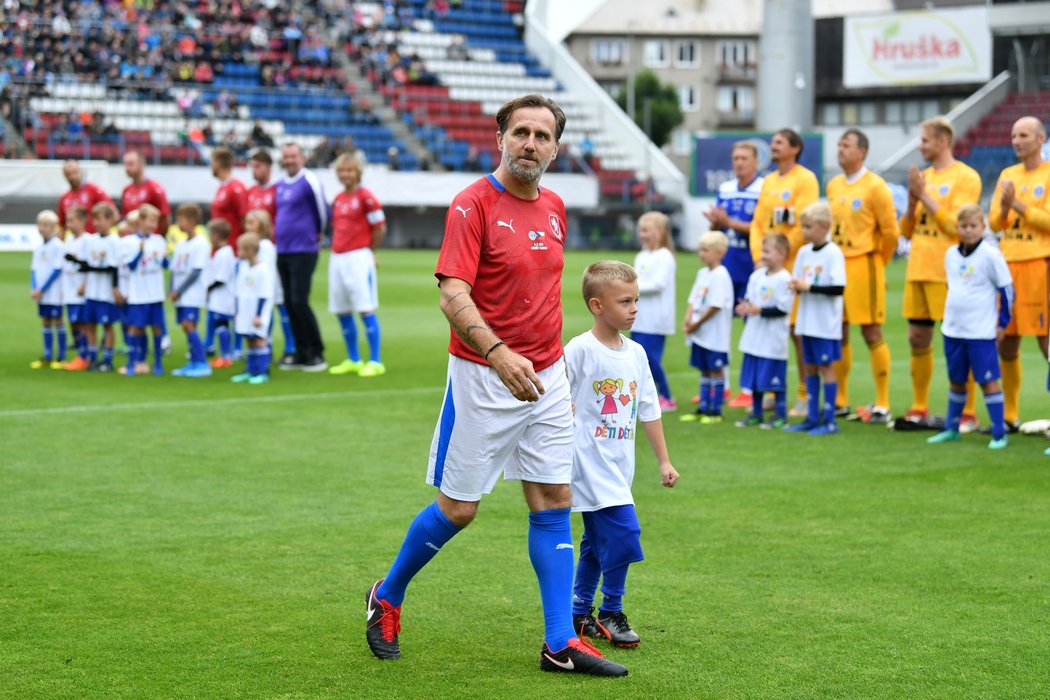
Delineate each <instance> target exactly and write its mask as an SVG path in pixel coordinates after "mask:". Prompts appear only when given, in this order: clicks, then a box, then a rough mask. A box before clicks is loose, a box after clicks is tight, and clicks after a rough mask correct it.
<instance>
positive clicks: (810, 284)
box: [784, 202, 846, 435]
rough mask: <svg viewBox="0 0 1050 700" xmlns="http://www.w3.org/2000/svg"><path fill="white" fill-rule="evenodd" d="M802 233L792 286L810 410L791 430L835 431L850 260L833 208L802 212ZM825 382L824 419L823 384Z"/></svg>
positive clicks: (810, 208)
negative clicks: (837, 237)
mask: <svg viewBox="0 0 1050 700" xmlns="http://www.w3.org/2000/svg"><path fill="white" fill-rule="evenodd" d="M801 220H802V237H803V239H804V240H805V241H806V245H804V246H802V247H801V248H799V251H798V255H797V256H796V257H795V274H794V279H792V280H791V288H792V289H793V290H795V291H796V292H798V293H799V301H798V319H797V320H796V321H795V335H797V336H800V337H801V338H802V362H803V371H804V372H805V375H806V393H807V396H808V402H809V403H808V414H807V416H806V419H805V420H804V421H802V422H801V423H796V424H794V425H789V426H786V427H785V428H784V430H786V431H788V432H789V433H801V432H805V433H809V434H810V435H834V434H835V433H837V432H838V431H839V427H838V424H837V423H836V422H835V393H836V392H837V390H838V385H837V383H836V382H835V361H836V360H838V359H839V358H840V357H841V355H842V292H843V291H844V290H845V289H846V258H845V256H843V255H842V250H840V249H839V247H838V246H837V245H835V244H834V243H832V242H831V239H830V238H829V236H828V233H829V232H830V231H831V209H830V208H829V207H828V205H826V204H822V203H820V202H818V203H816V204H811V205H809V206H808V207H806V208H805V209H803V210H802V215H801ZM822 380H823V382H824V411H823V414H824V415H823V420H822V419H821V410H820V383H821V381H822Z"/></svg>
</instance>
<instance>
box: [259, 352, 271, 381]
mask: <svg viewBox="0 0 1050 700" xmlns="http://www.w3.org/2000/svg"><path fill="white" fill-rule="evenodd" d="M272 352H273V351H272V350H271V349H270V346H269V345H267V346H266V347H264V348H259V366H258V369H259V374H269V373H270V358H271V356H272Z"/></svg>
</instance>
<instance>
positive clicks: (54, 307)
mask: <svg viewBox="0 0 1050 700" xmlns="http://www.w3.org/2000/svg"><path fill="white" fill-rule="evenodd" d="M37 314H39V316H40V318H59V319H60V318H62V306H61V304H38V305H37Z"/></svg>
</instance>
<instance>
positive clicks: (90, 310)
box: [84, 299, 120, 326]
mask: <svg viewBox="0 0 1050 700" xmlns="http://www.w3.org/2000/svg"><path fill="white" fill-rule="evenodd" d="M119 320H120V310H119V309H118V308H117V305H116V304H114V303H113V302H110V301H95V300H94V299H88V300H87V301H86V302H84V323H93V324H96V325H97V324H100V323H101V324H102V325H103V326H108V325H111V324H113V323H116V322H117V321H119Z"/></svg>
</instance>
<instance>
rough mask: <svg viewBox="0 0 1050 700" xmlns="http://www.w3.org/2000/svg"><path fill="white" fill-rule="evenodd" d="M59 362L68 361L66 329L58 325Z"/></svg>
mask: <svg viewBox="0 0 1050 700" xmlns="http://www.w3.org/2000/svg"><path fill="white" fill-rule="evenodd" d="M57 335H58V358H57V359H58V361H59V362H61V361H62V360H64V359H66V327H65V326H64V325H62V324H59V325H58V330H57Z"/></svg>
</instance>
